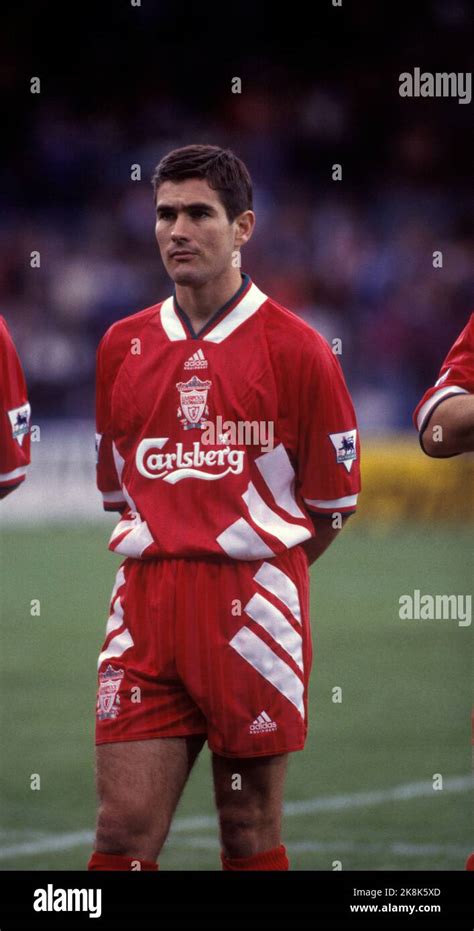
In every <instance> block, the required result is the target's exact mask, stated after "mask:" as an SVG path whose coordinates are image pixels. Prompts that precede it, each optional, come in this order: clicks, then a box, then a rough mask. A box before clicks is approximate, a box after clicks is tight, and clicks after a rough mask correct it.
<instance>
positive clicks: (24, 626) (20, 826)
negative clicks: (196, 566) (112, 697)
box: [0, 519, 472, 870]
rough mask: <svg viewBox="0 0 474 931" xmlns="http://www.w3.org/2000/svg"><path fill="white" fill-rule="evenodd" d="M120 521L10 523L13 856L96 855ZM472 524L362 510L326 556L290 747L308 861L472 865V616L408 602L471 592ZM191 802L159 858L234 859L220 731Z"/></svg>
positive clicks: (293, 821)
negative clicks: (225, 825)
mask: <svg viewBox="0 0 474 931" xmlns="http://www.w3.org/2000/svg"><path fill="white" fill-rule="evenodd" d="M108 523H109V520H108V519H105V520H104V524H103V525H102V526H90V525H83V526H78V527H76V528H69V527H68V528H66V527H61V526H58V527H53V526H41V527H40V526H38V527H36V528H35V529H30V530H27V529H21V530H17V531H14V530H10V529H7V530H3V531H2V532H1V535H0V550H1V553H0V556H1V560H0V561H1V569H0V585H1V605H0V613H1V635H0V636H1V686H0V693H1V708H2V712H1V743H2V754H1V758H2V762H1V774H0V775H1V810H2V825H1V832H0V838H1V845H0V869H3V870H11V869H22V870H23V869H24V870H30V869H31V870H39V869H50V870H72V869H85V864H86V862H87V859H88V856H89V852H90V843H89V840H88V837H87V834H85V835H84V838H83V839H82V841H81V837H80V835H79V836H76V835H78V834H79V832H81V831H84V832H90V831H92V829H93V826H94V817H95V790H94V774H93V762H94V747H93V733H94V708H95V681H96V680H95V676H96V660H97V655H98V652H99V648H100V646H101V644H102V640H103V634H104V627H105V622H106V613H107V607H108V600H109V595H110V591H111V588H112V584H113V580H114V576H115V572H116V567H117V565H118V562H119V561H118V560H117V559H116V557H114V556H112V554H110V553H109V552H108V551H107V549H106V542H107V538H108ZM470 537H471V534H470V531H469V530H468V529H466V528H458V529H456V528H454V529H449V530H448V529H443V528H442V527H437V526H434V525H432V526H429V527H425V528H421V527H419V526H418V527H416V526H413V527H411V528H410V527H406V528H403V529H399V530H393V531H391V532H390V533H381V532H379V533H369V532H368V531H367V530H366V529H364V525H363V524H361V523H359V522H358V521H356V520H354V523H353V525H352V526H351V525H349V526H348V528H347V529H346V530H345V531H344V533H343V535H342V536H341V538H340V539H339V540H338V541H337V542H336V543H335V544H334V545H333V547H332V549H331V550H329V551H328V552H327V553H326V554H325V555H324V556H323V557H322V559H321V561H320V562H319V563H317V564H316V565H315V566H314V567H313V569H312V583H311V588H312V620H313V646H314V659H313V671H312V676H311V700H310V731H309V735H308V740H307V744H306V748H305V750H304V751H302V752H299V753H295V754H293V755H292V756H291V758H290V765H289V771H288V780H287V791H286V800H287V803H289V807H288V810H287V813H286V814H285V820H284V831H283V839H284V842H285V843H286V845H287V847H288V851H289V855H290V859H291V868H292V869H298V870H331V869H334V868H335V867H334V865H333V864H334V862H335V861H339V862H340V863H341V866H342V869H343V870H362V869H367V870H381V869H389V870H401V869H409V870H421V869H430V870H441V869H447V870H462V869H463V868H464V861H465V857H466V855H467V854H468V853H469V852H470V825H469V814H468V812H469V800H470V793H469V789H468V787H467V780H468V775H469V772H470V769H471V746H470V722H469V717H470V704H471V702H470V694H469V692H470V676H471V662H470V655H471V654H470V644H471V642H472V641H471V627H468V626H464V627H463V626H459V624H458V622H457V621H456V620H441V619H438V620H429V621H421V620H418V621H417V620H411V621H409V620H400V618H399V616H398V607H399V606H398V599H399V597H400V595H402V594H410V593H412V592H413V591H414V589H420V590H421V592H422V593H431V594H442V593H445V594H450V593H456V594H463V593H464V594H465V593H467V592H468V587H467V586H468V580H469V572H470V569H469V558H470V557H469V554H470V549H471V540H470ZM32 599H39V601H40V611H41V613H40V616H31V613H30V603H31V600H32ZM337 686H339V687H340V688H342V702H339V703H337V702H336V703H335V702H333V700H332V690H333V688H335V687H337ZM35 773H37V774H38V775H39V776H40V780H41V782H40V786H41V787H40V789H39V791H38V790H36V791H35V790H32V789H31V776H32V774H35ZM434 774H441V777H442V785H443V787H442V788H441V789H434V788H432V780H433V776H434ZM456 780H457V781H456ZM420 786H421V788H420ZM397 787H404V788H402V789H401V790H400V791H399V793H398V795H396V794H395V795H393V793H392V794H391V790H394V789H396V788H397ZM363 793H366V795H363ZM295 803H296V804H295ZM176 817H177V823H176V830H174V831H173V832H172V833H171V835H170V837H169V839H168V841H167V844H166V846H165V848H164V850H163V852H162V854H161V857H160V869H162V870H217V869H219V859H218V855H219V845H218V838H217V829H216V827H215V825H214V823H213V820H212V819H213V797H212V789H211V784H210V767H209V753H208V750H207V745H205V746H204V749H203V751H202V753H201V756H200V759H199V760H198V763H197V764H196V767H195V769H194V771H193V774H192V776H191V779H190V781H189V783H188V786H187V788H186V792H185V794H184V796H183V799H182V801H181V804H180V806H179V809H178V812H177V816H176ZM193 818H196V819H198V818H201V819H202V820H201V821H195V822H193V821H192V820H191V819H193ZM25 845H27V846H26V847H25Z"/></svg>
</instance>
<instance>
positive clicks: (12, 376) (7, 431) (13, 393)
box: [0, 317, 31, 498]
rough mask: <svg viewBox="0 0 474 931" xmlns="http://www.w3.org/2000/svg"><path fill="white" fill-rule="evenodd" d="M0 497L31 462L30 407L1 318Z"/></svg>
mask: <svg viewBox="0 0 474 931" xmlns="http://www.w3.org/2000/svg"><path fill="white" fill-rule="evenodd" d="M0 417H1V426H0V498H4V497H5V495H7V494H9V492H11V491H13V489H14V488H17V487H18V485H20V484H21V483H22V482H23V481H24V480H25V476H26V469H27V466H28V465H29V463H30V442H31V436H30V426H31V408H30V405H29V403H28V397H27V392H26V383H25V377H24V375H23V369H22V367H21V363H20V360H19V358H18V354H17V351H16V349H15V345H14V343H13V340H12V338H11V336H10V332H9V330H8V327H7V324H6V321H5V320H4V318H3V317H0Z"/></svg>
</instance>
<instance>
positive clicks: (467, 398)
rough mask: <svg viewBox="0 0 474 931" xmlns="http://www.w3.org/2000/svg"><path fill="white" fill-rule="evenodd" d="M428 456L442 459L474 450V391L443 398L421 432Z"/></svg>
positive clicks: (424, 449) (422, 446)
mask: <svg viewBox="0 0 474 931" xmlns="http://www.w3.org/2000/svg"><path fill="white" fill-rule="evenodd" d="M420 441H421V448H422V449H423V451H424V452H425V453H426V455H427V456H434V457H435V458H437V459H443V458H445V457H446V456H458V455H459V454H460V453H468V452H473V451H474V394H458V395H455V396H453V397H451V398H446V400H445V401H442V402H441V404H439V405H438V407H436V408H435V409H434V411H433V413H432V414H431V417H430V418H429V420H428V423H427V425H426V427H425V429H424V430H423V433H422V434H421V436H420Z"/></svg>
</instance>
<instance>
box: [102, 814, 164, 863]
mask: <svg viewBox="0 0 474 931" xmlns="http://www.w3.org/2000/svg"><path fill="white" fill-rule="evenodd" d="M150 838H151V830H150V812H149V810H148V811H147V810H145V809H144V808H142V807H141V806H139V805H130V804H128V805H126V806H123V807H122V806H119V805H114V804H111V803H103V804H102V805H101V806H100V808H99V811H98V816H97V832H96V844H97V849H98V850H103V851H106V852H107V853H112V854H117V855H123V856H126V855H130V856H133V855H135V854H137V852H139V851H142V850H143V849H145V848H146V849H147V851H148V850H149V848H150Z"/></svg>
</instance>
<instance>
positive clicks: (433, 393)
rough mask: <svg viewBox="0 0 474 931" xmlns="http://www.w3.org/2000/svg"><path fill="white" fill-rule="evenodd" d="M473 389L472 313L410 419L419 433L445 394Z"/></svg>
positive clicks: (473, 334)
mask: <svg viewBox="0 0 474 931" xmlns="http://www.w3.org/2000/svg"><path fill="white" fill-rule="evenodd" d="M473 392H474V314H471V317H470V320H469V322H468V324H467V326H465V327H464V330H463V331H462V333H460V335H459V336H458V338H457V340H456V342H455V343H454V345H453V346H452V348H451V349H450V350H449V352H448V355H447V356H446V358H445V360H444V362H443V364H442V366H441V370H440V373H439V378H438V380H437V382H435V384H434V385H433V386H432V387H431V388H428V390H427V391H425V393H424V395H423V397H422V398H421V401H419V403H418V404H417V406H416V408H415V411H414V413H413V422H414V424H415V427H416V429H417V430H418V432H419V434H420V437H421V436H422V434H423V432H424V430H425V428H426V426H427V424H428V421H429V419H430V417H431V414H432V413H433V411H434V410H435V408H437V407H438V405H439V404H441V402H442V401H445V400H446V398H451V397H453V396H454V395H456V394H472V393H473Z"/></svg>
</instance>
